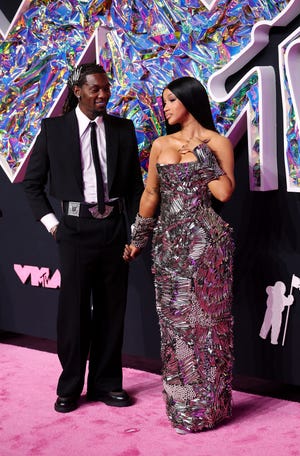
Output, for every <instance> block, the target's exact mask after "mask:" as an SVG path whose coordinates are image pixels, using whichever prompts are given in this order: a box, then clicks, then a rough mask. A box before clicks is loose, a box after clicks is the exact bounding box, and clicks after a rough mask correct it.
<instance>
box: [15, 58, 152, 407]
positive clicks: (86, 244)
mask: <svg viewBox="0 0 300 456" xmlns="http://www.w3.org/2000/svg"><path fill="white" fill-rule="evenodd" d="M68 87H69V94H68V98H67V100H66V103H65V107H64V115H63V116H60V117H53V118H48V119H43V120H42V124H41V132H40V134H39V136H38V138H37V140H36V143H35V146H34V148H33V151H32V154H31V157H30V160H29V164H28V167H27V171H26V175H25V178H24V181H23V185H24V189H25V192H26V194H27V197H28V199H29V203H30V205H31V208H32V210H33V213H34V216H35V218H36V219H37V220H40V221H41V222H42V223H43V224H44V225H45V226H46V228H47V229H48V231H49V232H50V233H51V234H52V236H53V237H54V238H55V239H56V242H57V245H58V249H59V257H60V270H61V289H60V295H59V306H58V316H57V350H58V356H59V360H60V362H61V365H62V373H61V375H60V378H59V381H58V385H57V395H58V397H57V400H56V402H55V406H54V407H55V410H56V411H57V412H62V413H65V412H71V411H72V410H75V409H76V408H77V407H78V399H79V397H80V394H81V392H82V389H83V386H84V377H85V370H86V364H87V359H88V357H89V365H88V366H89V369H88V379H87V399H88V400H91V401H102V402H104V403H106V404H107V405H111V406H128V405H131V403H132V400H131V398H130V396H129V395H128V394H127V392H126V391H124V390H123V388H122V364H121V350H122V342H123V327H124V313H125V303H126V295H127V278H128V269H127V265H126V264H125V262H124V261H123V259H122V252H123V247H124V243H125V242H126V238H127V225H126V220H127V222H129V223H132V222H133V220H134V217H135V214H136V212H137V210H138V203H139V199H140V196H141V193H142V191H143V182H142V177H141V169H140V164H139V160H138V149H137V140H136V136H135V130H134V126H133V123H132V121H131V120H128V119H123V118H118V117H115V116H111V115H109V114H107V113H106V105H107V103H108V100H109V97H110V84H109V80H108V78H107V75H106V73H105V71H104V69H103V68H102V67H101V66H100V65H96V64H83V65H80V66H79V67H77V68H75V69H74V70H73V72H72V73H71V75H70V77H69V81H68ZM91 121H93V122H95V123H96V124H95V123H93V124H91ZM99 159H100V160H99ZM48 176H49V193H50V194H51V196H53V197H55V198H57V199H59V200H60V201H61V203H62V211H63V214H62V217H61V220H60V221H59V222H58V219H57V218H56V216H55V214H54V212H53V209H52V207H51V203H50V201H49V199H48V197H47V194H46V191H45V185H46V183H47V181H48ZM125 211H126V217H125ZM91 298H92V300H91Z"/></svg>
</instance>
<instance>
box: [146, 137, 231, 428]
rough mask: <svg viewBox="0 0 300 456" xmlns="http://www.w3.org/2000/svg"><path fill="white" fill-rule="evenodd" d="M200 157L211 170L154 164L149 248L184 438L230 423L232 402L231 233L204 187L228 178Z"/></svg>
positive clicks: (167, 370) (169, 394)
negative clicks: (155, 199) (155, 211)
mask: <svg viewBox="0 0 300 456" xmlns="http://www.w3.org/2000/svg"><path fill="white" fill-rule="evenodd" d="M200 152H201V154H202V157H204V159H205V160H204V161H206V163H208V164H209V165H205V166H204V167H203V166H201V164H200V163H199V162H189V163H178V164H170V165H157V169H158V173H159V179H160V191H161V211H160V216H159V219H158V223H157V226H156V227H155V229H154V235H153V249H152V254H153V272H154V275H155V290H156V303H157V311H158V316H159V322H160V330H161V356H162V363H163V369H162V377H163V387H164V397H165V400H166V408H167V415H168V417H169V419H170V421H171V423H172V425H173V426H174V427H175V428H177V429H182V430H186V431H187V432H198V431H201V430H203V429H207V428H212V427H214V426H215V425H216V424H217V423H218V422H219V421H221V420H223V419H224V418H227V417H229V416H230V415H231V401H232V390H231V382H232V364H233V341H232V324H233V321H232V315H231V303H232V293H231V287H232V256H233V249H234V246H233V241H232V233H231V232H232V230H231V228H230V227H229V225H228V224H227V223H226V222H225V221H224V220H223V219H222V218H220V216H219V215H217V214H216V213H215V212H214V211H213V209H212V208H211V195H210V192H209V190H208V187H207V184H208V182H210V181H211V180H213V179H216V178H218V177H219V176H220V175H222V174H223V172H222V171H221V170H220V168H219V167H218V165H217V164H216V163H215V162H213V161H212V160H211V159H210V157H209V159H208V160H206V155H209V154H211V152H210V150H209V148H208V147H207V146H204V147H203V148H201V151H200Z"/></svg>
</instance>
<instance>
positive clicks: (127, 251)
mask: <svg viewBox="0 0 300 456" xmlns="http://www.w3.org/2000/svg"><path fill="white" fill-rule="evenodd" d="M141 250H142V249H140V248H138V247H135V246H134V245H132V244H130V245H128V244H126V245H125V248H124V253H123V259H124V260H125V261H127V262H130V261H132V260H134V259H135V258H136V257H137V256H138V255H139V254H140V253H141Z"/></svg>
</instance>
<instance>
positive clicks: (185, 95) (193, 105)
mask: <svg viewBox="0 0 300 456" xmlns="http://www.w3.org/2000/svg"><path fill="white" fill-rule="evenodd" d="M166 89H169V90H170V91H171V92H172V93H174V95H175V96H176V97H177V98H178V99H179V100H180V101H181V103H182V104H183V105H184V107H185V108H186V109H187V110H188V112H190V113H191V114H192V116H193V117H195V119H196V120H197V121H198V122H199V123H200V124H201V125H202V126H203V127H204V128H207V129H209V130H213V131H217V130H216V127H215V124H214V121H213V116H212V113H211V108H210V103H209V99H208V96H207V92H206V90H205V88H204V87H203V85H202V84H201V82H199V81H198V80H197V79H195V78H192V77H190V76H183V77H182V78H178V79H175V80H174V81H171V82H170V83H169V84H168V85H167V86H166V88H165V89H164V90H166ZM166 130H167V133H168V134H170V133H175V132H176V131H179V130H180V125H179V124H176V125H169V123H168V121H167V120H166Z"/></svg>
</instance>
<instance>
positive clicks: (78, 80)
mask: <svg viewBox="0 0 300 456" xmlns="http://www.w3.org/2000/svg"><path fill="white" fill-rule="evenodd" d="M97 73H105V70H104V68H103V67H102V66H101V65H98V64H97V63H83V64H82V65H79V66H78V67H76V68H74V69H73V71H72V72H71V73H70V76H69V79H68V83H67V84H68V95H67V98H66V101H65V103H64V105H63V114H66V113H67V112H69V111H72V109H75V108H76V106H77V104H78V98H77V97H76V96H75V94H74V86H75V85H77V86H79V87H82V86H83V84H84V83H85V82H86V77H87V75H88V74H97Z"/></svg>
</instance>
